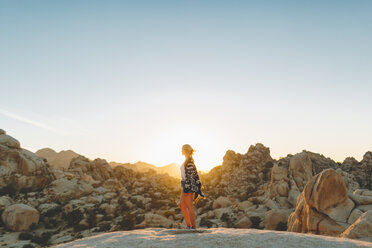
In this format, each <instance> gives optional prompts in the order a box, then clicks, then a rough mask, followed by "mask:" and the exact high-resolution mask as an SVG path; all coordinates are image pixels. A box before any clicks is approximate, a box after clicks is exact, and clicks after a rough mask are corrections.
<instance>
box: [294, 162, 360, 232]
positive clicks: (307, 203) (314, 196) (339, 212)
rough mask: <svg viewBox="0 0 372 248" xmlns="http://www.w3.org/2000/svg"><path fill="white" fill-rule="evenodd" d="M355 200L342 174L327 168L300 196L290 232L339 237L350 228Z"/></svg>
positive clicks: (310, 182) (311, 181)
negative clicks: (348, 222) (351, 198)
mask: <svg viewBox="0 0 372 248" xmlns="http://www.w3.org/2000/svg"><path fill="white" fill-rule="evenodd" d="M353 207H354V203H353V202H352V201H351V200H350V199H349V198H348V197H347V192H346V186H345V183H344V182H343V179H342V176H341V175H340V174H338V173H337V172H336V171H335V170H332V169H329V170H325V171H323V172H322V173H320V174H318V175H317V176H315V177H313V178H312V179H311V180H310V181H309V182H308V183H307V184H306V186H305V189H304V191H303V192H302V193H301V194H300V196H299V197H298V199H297V205H296V210H295V212H294V213H292V214H291V215H290V217H289V219H288V231H293V232H305V233H317V234H323V235H331V236H337V235H339V234H341V233H342V232H343V231H345V229H346V228H347V227H348V224H347V220H348V217H349V215H350V212H351V210H352V209H353Z"/></svg>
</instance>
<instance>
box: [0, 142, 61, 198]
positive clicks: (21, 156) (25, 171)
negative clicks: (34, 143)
mask: <svg viewBox="0 0 372 248" xmlns="http://www.w3.org/2000/svg"><path fill="white" fill-rule="evenodd" d="M0 136H4V135H0ZM0 167H1V170H0V192H3V193H4V194H14V193H17V192H19V191H39V190H42V189H43V188H45V187H46V186H47V185H48V184H49V183H50V182H51V181H53V180H54V179H55V176H54V174H53V173H52V172H51V171H50V169H49V166H48V164H47V163H46V162H45V161H44V160H43V159H42V158H40V157H39V156H37V155H35V154H34V153H32V152H30V151H27V150H25V149H20V148H19V147H18V148H14V147H13V146H11V147H10V146H6V145H4V144H0Z"/></svg>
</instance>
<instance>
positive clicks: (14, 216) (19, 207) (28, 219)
mask: <svg viewBox="0 0 372 248" xmlns="http://www.w3.org/2000/svg"><path fill="white" fill-rule="evenodd" d="M39 217H40V214H39V212H38V211H37V210H36V209H35V208H33V207H30V206H28V205H25V204H14V205H11V206H8V207H7V208H6V209H5V210H4V212H3V213H2V215H1V219H2V221H3V222H4V224H5V226H6V227H7V228H8V229H10V230H12V231H15V232H19V231H24V230H28V229H29V227H30V226H31V225H32V224H33V223H34V224H38V223H39Z"/></svg>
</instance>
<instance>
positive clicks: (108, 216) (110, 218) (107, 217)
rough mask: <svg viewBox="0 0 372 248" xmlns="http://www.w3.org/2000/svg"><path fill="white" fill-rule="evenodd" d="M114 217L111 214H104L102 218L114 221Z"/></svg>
mask: <svg viewBox="0 0 372 248" xmlns="http://www.w3.org/2000/svg"><path fill="white" fill-rule="evenodd" d="M112 219H113V217H112V216H111V215H105V216H103V218H102V220H104V221H112Z"/></svg>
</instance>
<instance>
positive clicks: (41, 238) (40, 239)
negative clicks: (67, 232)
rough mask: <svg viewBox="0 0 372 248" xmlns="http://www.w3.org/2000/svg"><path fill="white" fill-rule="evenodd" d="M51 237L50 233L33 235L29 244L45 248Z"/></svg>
mask: <svg viewBox="0 0 372 248" xmlns="http://www.w3.org/2000/svg"><path fill="white" fill-rule="evenodd" d="M51 237H52V233H51V232H43V233H42V234H41V235H35V236H33V237H32V239H31V242H33V243H36V244H39V245H41V246H46V245H48V243H49V240H50V238H51Z"/></svg>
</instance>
